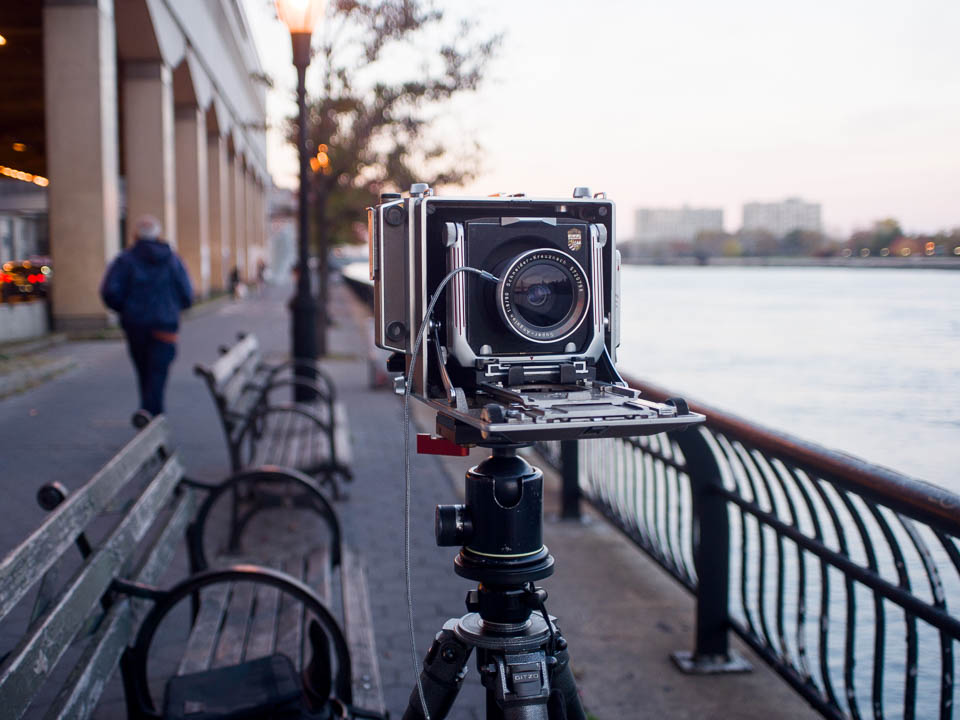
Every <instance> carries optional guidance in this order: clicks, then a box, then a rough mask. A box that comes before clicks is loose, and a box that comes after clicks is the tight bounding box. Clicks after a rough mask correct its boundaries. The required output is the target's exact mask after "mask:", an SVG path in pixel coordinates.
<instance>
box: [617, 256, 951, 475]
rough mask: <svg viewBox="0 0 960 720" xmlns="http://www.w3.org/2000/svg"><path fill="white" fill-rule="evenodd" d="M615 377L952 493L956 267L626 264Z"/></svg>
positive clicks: (623, 277)
mask: <svg viewBox="0 0 960 720" xmlns="http://www.w3.org/2000/svg"><path fill="white" fill-rule="evenodd" d="M621 294H622V322H623V327H622V333H621V337H622V340H621V347H620V354H619V357H618V365H619V367H620V368H621V370H622V371H624V372H626V373H628V374H631V375H634V376H635V377H638V378H642V379H644V380H649V381H651V382H654V383H657V384H658V385H662V386H664V387H666V388H669V389H670V390H672V391H675V393H676V394H680V395H686V396H687V397H691V398H695V399H698V400H702V401H703V402H705V403H706V404H708V405H713V406H715V407H717V408H718V409H723V410H728V411H730V412H732V413H734V414H736V415H739V416H741V417H743V418H745V419H748V420H752V421H755V422H758V423H760V424H763V425H766V426H768V427H770V428H772V429H776V430H782V431H785V432H788V433H791V434H793V435H796V436H798V437H800V438H803V439H806V440H812V441H814V442H817V443H820V444H822V445H824V446H826V447H829V448H832V449H836V450H842V451H844V452H847V453H850V454H852V455H856V456H859V457H861V458H863V459H864V460H868V461H870V462H873V463H876V464H879V465H885V466H887V467H889V468H892V469H894V470H897V471H899V472H902V473H905V474H907V475H911V476H913V477H916V478H920V479H922V480H927V481H929V482H932V483H934V484H937V485H940V486H942V487H946V488H948V489H950V490H952V491H954V492H958V493H960V272H956V271H950V270H899V269H897V270H887V269H859V268H750V267H742V268H741V267H709V266H707V267H667V266H630V265H626V266H624V267H623V274H622V291H621Z"/></svg>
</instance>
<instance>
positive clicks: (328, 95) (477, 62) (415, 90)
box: [289, 0, 501, 354]
mask: <svg viewBox="0 0 960 720" xmlns="http://www.w3.org/2000/svg"><path fill="white" fill-rule="evenodd" d="M332 6H333V7H332V13H331V15H332V17H329V18H328V22H327V25H326V27H325V31H324V33H323V36H322V38H321V43H320V45H319V48H318V49H317V50H316V52H315V55H314V60H313V64H314V66H319V67H318V69H319V70H320V74H321V77H322V78H323V82H322V89H321V93H320V97H318V98H314V99H311V100H310V102H309V107H308V122H309V130H308V138H309V140H308V141H309V142H310V143H311V145H310V147H311V148H317V157H316V158H314V163H313V168H314V174H313V178H312V182H311V195H312V202H311V207H312V219H313V227H314V234H313V238H314V246H315V248H316V250H317V251H318V253H319V257H320V302H321V312H320V318H321V319H320V322H319V327H318V350H319V351H320V353H321V354H325V353H326V337H325V336H326V325H327V322H326V305H327V303H326V301H327V251H328V249H329V247H330V245H331V244H332V243H345V242H353V241H355V240H356V239H357V238H358V236H360V235H361V234H362V227H363V223H364V221H365V219H366V208H367V207H369V206H370V205H373V204H375V203H376V202H377V199H378V197H379V194H380V193H381V192H383V191H385V190H401V189H406V188H408V187H409V185H410V183H411V182H413V181H423V182H429V183H430V184H431V186H434V187H435V186H437V185H457V184H461V183H463V182H464V181H465V180H467V179H469V178H470V177H472V176H473V175H475V174H476V171H477V170H478V158H479V146H477V145H476V144H475V143H474V144H471V145H469V146H468V147H466V148H458V149H451V148H449V147H448V144H447V143H444V142H443V141H442V140H441V139H439V138H438V137H436V133H435V132H434V126H435V118H436V115H437V112H438V109H439V108H440V107H441V106H442V105H443V104H444V103H447V102H449V101H450V100H451V99H453V98H455V97H457V96H460V95H463V94H467V93H471V92H473V91H475V90H477V89H478V87H479V86H480V84H481V82H482V80H483V78H484V75H485V72H486V69H487V65H488V62H489V61H490V59H491V58H492V57H493V56H494V54H495V52H496V50H497V47H498V46H499V43H500V39H501V37H500V36H499V35H495V36H493V37H486V38H480V39H477V38H476V37H475V35H476V32H475V28H474V27H472V25H471V24H470V23H467V22H463V23H461V24H460V26H459V28H456V27H454V28H451V27H449V26H450V24H451V23H450V22H449V21H448V19H447V18H446V17H445V16H444V11H443V10H440V9H437V8H434V7H433V6H432V5H431V3H430V2H428V1H425V0H386V1H383V2H381V1H380V0H377V1H376V2H374V1H373V0H367V1H360V0H339V1H337V2H334V3H332ZM432 37H442V38H451V39H452V40H451V41H450V42H446V43H440V44H439V45H437V44H436V43H435V42H431V38H432ZM289 135H290V137H291V138H295V137H296V134H295V121H292V122H291V127H290V133H289ZM294 142H295V140H294Z"/></svg>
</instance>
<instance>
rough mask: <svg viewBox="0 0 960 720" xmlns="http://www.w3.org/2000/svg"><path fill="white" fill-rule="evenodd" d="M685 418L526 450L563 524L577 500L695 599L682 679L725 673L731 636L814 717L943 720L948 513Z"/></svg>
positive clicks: (857, 475) (922, 496)
mask: <svg viewBox="0 0 960 720" xmlns="http://www.w3.org/2000/svg"><path fill="white" fill-rule="evenodd" d="M630 384H631V386H633V387H636V388H639V389H640V390H642V391H643V393H644V396H645V397H647V398H649V399H653V400H661V401H662V400H665V399H666V398H668V397H670V394H669V393H667V392H665V391H663V390H662V389H660V388H657V387H654V386H651V385H648V384H645V383H639V382H636V381H633V380H631V381H630ZM694 409H696V410H697V411H698V412H703V413H705V414H706V415H707V418H708V420H707V423H706V425H705V427H703V428H699V429H691V430H687V431H686V432H682V433H671V434H670V435H655V436H651V437H643V438H628V439H608V440H589V441H584V442H581V443H576V442H569V443H547V444H544V445H542V446H541V447H540V448H539V449H540V451H541V453H542V454H543V455H544V458H545V460H546V462H547V463H548V464H550V465H553V466H554V467H555V468H557V469H558V470H559V471H560V472H561V473H562V474H563V475H564V478H565V482H564V486H565V494H564V514H565V515H567V516H570V515H574V514H576V504H577V493H578V492H582V493H583V495H584V497H585V498H587V499H588V500H589V501H590V502H591V503H592V504H593V506H594V507H596V508H597V509H598V510H599V511H600V512H601V513H603V514H604V515H605V516H606V517H607V519H608V520H609V521H610V522H611V523H613V524H614V525H615V526H616V527H618V528H619V529H620V530H622V531H623V532H624V533H625V534H626V535H627V536H628V537H629V538H630V539H631V540H632V541H633V542H634V543H636V545H637V546H639V547H640V548H641V549H642V550H643V551H644V552H646V553H647V554H648V555H649V556H650V557H651V558H653V559H654V560H655V561H656V562H657V563H658V564H659V565H660V566H661V567H663V568H664V569H665V570H666V571H667V572H669V573H670V574H671V575H672V576H673V577H674V578H676V579H677V580H678V581H679V582H680V583H681V584H682V585H683V586H684V587H686V588H687V589H688V590H690V591H691V592H692V593H693V594H694V595H696V599H697V610H696V635H695V641H694V649H693V651H692V652H688V653H677V655H676V656H675V659H676V660H677V661H678V663H679V664H680V665H681V667H684V668H685V669H688V670H692V671H703V672H712V671H722V670H724V669H730V665H731V664H733V665H734V666H736V658H735V656H734V655H732V654H731V653H730V651H729V647H728V635H729V631H731V630H732V631H733V632H734V633H736V634H737V635H739V636H740V637H741V638H742V639H743V640H744V641H745V642H746V643H747V644H748V645H749V646H750V647H752V648H753V650H754V651H756V653H757V654H758V655H759V656H760V657H761V658H762V659H763V660H764V661H765V662H767V663H769V664H770V665H771V666H772V667H773V668H774V669H775V670H776V671H777V672H778V673H779V674H780V675H781V677H783V678H784V679H785V680H786V681H787V682H788V683H790V685H792V686H793V688H794V689H795V690H796V691H797V692H799V693H800V694H801V695H802V696H803V697H804V698H805V699H806V700H807V701H809V702H810V704H811V705H813V707H814V708H816V709H817V710H818V711H819V712H820V713H821V714H822V715H824V716H825V717H828V718H861V717H874V718H890V717H901V716H902V717H904V718H915V717H917V718H938V717H939V718H941V719H946V718H951V717H953V705H954V701H955V700H956V699H957V690H956V686H955V683H954V679H953V676H954V652H955V650H956V649H957V645H958V642H960V617H958V610H957V608H958V606H960V549H958V538H960V497H958V496H957V495H954V494H952V493H950V492H947V491H946V490H942V489H940V488H937V487H934V486H932V485H928V484H926V483H923V482H920V481H917V480H913V479H911V478H908V477H905V476H902V475H899V474H897V473H894V472H892V471H889V470H886V469H884V468H880V467H877V466H873V465H869V464H867V463H864V462H862V461H860V460H857V459H855V458H853V457H850V456H848V455H844V454H842V453H837V452H833V451H830V450H826V449H824V448H821V447H819V446H816V445H813V444H810V443H805V442H803V441H800V440H797V439H795V438H792V437H789V436H787V435H782V434H779V433H774V432H771V431H769V430H766V429H764V428H761V427H758V426H756V425H753V424H751V423H748V422H746V421H743V420H740V419H738V418H735V417H732V416H730V415H729V414H726V413H723V412H721V411H718V410H715V409H713V408H709V407H704V406H702V405H695V407H694ZM734 669H735V668H734Z"/></svg>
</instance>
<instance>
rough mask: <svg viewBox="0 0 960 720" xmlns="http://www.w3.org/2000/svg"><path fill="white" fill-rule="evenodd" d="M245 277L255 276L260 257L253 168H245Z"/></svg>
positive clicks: (252, 278)
mask: <svg viewBox="0 0 960 720" xmlns="http://www.w3.org/2000/svg"><path fill="white" fill-rule="evenodd" d="M246 188H247V277H249V278H250V279H251V280H255V279H256V277H257V260H258V259H259V258H260V244H259V243H258V242H257V179H256V176H255V175H254V173H253V168H248V169H247V175H246Z"/></svg>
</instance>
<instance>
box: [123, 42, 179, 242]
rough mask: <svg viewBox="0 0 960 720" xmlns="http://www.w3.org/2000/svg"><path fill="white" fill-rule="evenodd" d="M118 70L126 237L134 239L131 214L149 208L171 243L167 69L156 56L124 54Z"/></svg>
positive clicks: (170, 93) (170, 131)
mask: <svg viewBox="0 0 960 720" xmlns="http://www.w3.org/2000/svg"><path fill="white" fill-rule="evenodd" d="M122 75H123V150H124V153H123V155H124V165H125V167H124V176H125V178H126V184H127V243H128V244H130V243H132V242H133V240H134V237H133V233H134V226H135V225H136V222H137V218H138V217H140V216H141V215H143V214H145V213H149V214H150V215H154V216H156V217H157V218H158V219H159V220H160V222H161V223H163V232H164V234H165V236H166V239H167V240H168V241H169V242H170V243H171V244H173V245H176V242H177V237H176V234H177V218H176V192H175V190H174V175H173V172H174V127H173V73H172V72H171V71H170V68H169V67H168V66H167V65H166V64H165V63H164V62H163V61H161V60H128V61H125V62H124V63H123V66H122Z"/></svg>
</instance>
